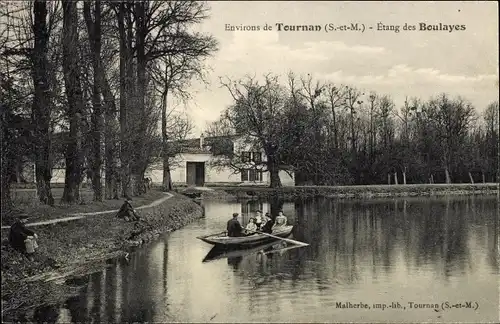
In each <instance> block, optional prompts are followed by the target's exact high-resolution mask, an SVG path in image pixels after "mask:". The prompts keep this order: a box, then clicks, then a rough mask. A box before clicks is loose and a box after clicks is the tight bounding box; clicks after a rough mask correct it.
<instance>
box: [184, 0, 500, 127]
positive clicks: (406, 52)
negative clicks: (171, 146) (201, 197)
mask: <svg viewBox="0 0 500 324" xmlns="http://www.w3.org/2000/svg"><path fill="white" fill-rule="evenodd" d="M208 4H209V6H210V7H211V17H210V18H209V19H207V20H206V21H205V22H203V23H202V24H201V25H200V26H198V28H197V29H198V30H200V31H202V32H204V33H210V34H212V35H213V36H214V37H215V38H216V39H217V40H218V42H219V51H218V52H217V53H216V54H215V55H214V56H213V57H212V58H210V59H208V60H207V62H206V63H207V66H208V67H209V68H210V70H209V73H208V81H209V84H208V85H204V84H201V83H199V82H194V83H193V85H192V86H191V89H190V92H191V94H192V99H191V100H190V101H189V102H188V103H187V105H186V107H185V109H186V110H187V113H188V115H189V116H190V117H191V118H192V120H193V122H194V125H195V130H194V132H193V136H199V135H200V133H201V132H202V131H203V129H204V128H205V127H206V125H207V123H210V122H212V121H214V120H216V119H217V118H218V117H219V114H220V112H221V111H222V110H223V109H225V108H226V107H227V106H228V105H229V104H231V102H232V98H231V96H230V94H229V92H228V91H227V89H224V88H222V87H221V84H220V77H229V78H231V79H235V80H237V79H240V78H243V77H245V76H246V75H252V76H257V77H258V76H262V75H263V74H265V73H269V72H271V73H275V74H279V75H281V76H283V81H285V77H286V73H287V72H289V71H293V72H294V73H295V74H296V75H307V74H311V76H312V77H313V78H314V79H316V80H319V81H324V82H333V83H336V84H348V85H352V86H355V87H357V88H359V89H361V90H363V91H365V92H366V93H368V92H369V91H376V92H377V93H380V94H386V95H390V96H391V97H392V98H393V100H394V101H395V103H396V106H397V107H400V106H402V105H403V102H404V100H405V97H406V96H408V97H413V96H416V97H419V98H422V99H429V98H430V97H431V96H434V95H437V94H439V93H443V92H445V93H448V94H449V95H451V96H456V95H461V96H463V97H464V98H466V99H467V100H469V101H470V102H471V103H472V104H473V105H474V106H475V107H476V108H477V110H478V111H479V112H480V111H482V110H484V108H485V107H486V106H487V105H488V103H490V102H492V101H495V100H498V95H499V94H498V91H499V90H498V75H499V67H498V61H499V58H498V52H499V48H498V47H499V46H498V37H499V35H498V30H499V26H498V4H497V2H458V1H449V2H447V1H445V2H432V1H429V2H333V1H332V2H330V1H328V2H316V1H289V2H287V1H282V2H264V1H248V2H245V1H234V2H222V1H221V2H217V1H210V2H209V3H208ZM277 23H283V24H285V25H321V26H322V28H321V31H319V32H318V31H314V32H311V31H309V32H308V31H277V28H276V24H277ZM351 23H358V24H360V25H361V24H364V26H365V31H364V32H361V31H338V30H337V31H333V32H332V31H330V32H328V33H327V32H325V28H324V27H325V25H326V24H333V26H341V25H350V24H351ZM379 23H381V24H383V25H398V26H400V30H399V32H398V33H396V32H394V31H388V30H377V26H378V24H379ZM420 23H425V24H427V25H439V24H440V23H441V24H442V25H465V30H453V31H451V32H450V31H449V30H444V31H443V30H441V31H436V30H423V31H421V30H419V29H420ZM226 24H230V25H233V26H241V25H242V24H243V25H252V26H260V30H259V31H226V30H225V29H226V28H225V26H226ZM266 24H268V25H270V26H272V30H271V31H264V30H262V29H263V26H264V25H266ZM405 24H408V25H409V26H413V25H416V29H417V30H414V31H405V30H402V27H403V26H404V25H405ZM369 27H372V28H373V29H369Z"/></svg>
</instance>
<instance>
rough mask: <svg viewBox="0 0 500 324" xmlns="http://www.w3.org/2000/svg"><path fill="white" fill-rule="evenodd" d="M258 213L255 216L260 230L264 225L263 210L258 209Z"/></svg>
mask: <svg viewBox="0 0 500 324" xmlns="http://www.w3.org/2000/svg"><path fill="white" fill-rule="evenodd" d="M256 214H257V215H256V216H255V225H257V229H258V230H260V227H261V226H262V222H263V218H262V212H261V211H260V210H257V213H256Z"/></svg>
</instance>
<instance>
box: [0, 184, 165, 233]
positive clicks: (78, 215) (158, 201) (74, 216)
mask: <svg viewBox="0 0 500 324" xmlns="http://www.w3.org/2000/svg"><path fill="white" fill-rule="evenodd" d="M164 194H165V197H162V198H160V199H156V200H155V201H153V202H152V203H150V204H148V205H142V206H139V207H135V208H134V209H137V210H139V209H144V208H150V207H154V206H158V205H159V204H161V203H162V202H164V201H165V200H167V199H170V198H172V197H173V196H174V195H172V194H171V193H168V192H165V193H164ZM117 212H118V209H113V210H104V211H99V212H90V213H74V214H69V215H70V216H68V217H63V218H57V219H51V220H48V221H41V222H35V223H29V224H26V226H27V227H33V226H42V225H49V224H56V223H60V222H68V221H72V220H76V219H82V218H85V217H87V216H96V215H104V214H111V213H117ZM9 228H10V226H2V229H9Z"/></svg>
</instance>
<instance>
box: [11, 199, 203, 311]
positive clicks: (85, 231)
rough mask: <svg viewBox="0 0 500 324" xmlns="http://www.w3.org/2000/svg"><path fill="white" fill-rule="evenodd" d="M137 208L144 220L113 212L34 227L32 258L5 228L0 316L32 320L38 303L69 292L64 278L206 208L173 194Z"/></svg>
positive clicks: (55, 300) (58, 300)
mask: <svg viewBox="0 0 500 324" xmlns="http://www.w3.org/2000/svg"><path fill="white" fill-rule="evenodd" d="M160 194H161V193H160ZM149 199H150V198H148V200H149ZM134 205H135V206H137V205H136V204H134ZM74 207H75V209H77V208H78V207H77V206H74ZM68 211H70V209H68ZM71 212H75V211H74V210H71ZM138 213H139V215H140V216H141V218H142V220H143V221H141V222H125V221H124V220H123V219H118V218H115V214H114V213H112V214H104V215H99V216H92V217H87V218H84V219H79V220H74V221H70V222H64V223H56V224H52V225H47V226H41V227H35V228H33V229H34V230H35V231H36V232H37V234H38V236H39V239H38V243H39V251H38V252H37V254H36V256H35V260H34V261H28V260H27V259H26V258H25V257H24V256H23V255H21V254H20V253H18V252H16V251H14V250H12V249H11V248H10V247H9V246H8V244H7V242H6V241H7V238H8V230H2V254H1V257H2V260H1V261H2V319H3V320H4V321H11V320H16V321H24V320H31V318H32V315H29V314H32V312H33V311H34V309H35V308H36V307H37V306H39V305H43V304H58V303H61V302H64V300H65V299H66V297H67V295H68V294H70V293H71V289H70V288H69V287H67V286H66V285H61V284H60V283H61V282H64V280H65V279H66V278H68V277H71V276H76V275H81V274H83V273H88V272H89V271H92V269H95V267H99V266H102V265H101V263H102V262H105V260H106V259H109V258H110V257H119V256H123V255H125V254H126V251H127V250H128V249H129V248H130V247H131V246H137V245H141V244H143V243H145V242H148V241H150V240H152V239H154V238H155V237H157V236H158V235H160V233H163V232H168V231H173V230H176V229H178V228H180V227H182V226H184V225H186V224H187V223H189V222H190V221H192V220H194V219H196V218H199V217H201V216H202V209H201V207H200V206H199V205H198V204H196V203H195V202H193V201H192V200H191V199H189V198H187V197H185V196H182V195H178V194H174V196H173V197H172V198H170V199H167V200H165V201H164V202H162V203H161V204H159V205H157V206H154V207H150V208H145V209H141V210H140V211H138ZM22 314H28V317H27V318H23V317H22Z"/></svg>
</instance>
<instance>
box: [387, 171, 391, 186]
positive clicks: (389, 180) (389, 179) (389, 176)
mask: <svg viewBox="0 0 500 324" xmlns="http://www.w3.org/2000/svg"><path fill="white" fill-rule="evenodd" d="M387 184H391V174H390V173H388V174H387Z"/></svg>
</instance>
